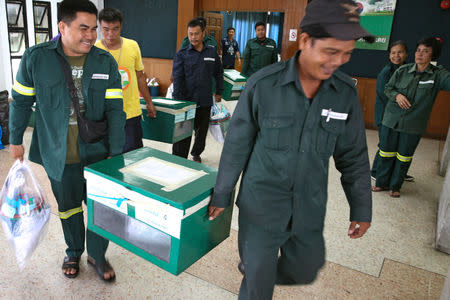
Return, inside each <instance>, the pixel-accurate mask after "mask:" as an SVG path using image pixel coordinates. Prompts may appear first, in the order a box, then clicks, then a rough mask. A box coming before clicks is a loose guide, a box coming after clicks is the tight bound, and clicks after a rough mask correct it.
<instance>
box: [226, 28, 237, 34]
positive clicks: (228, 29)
mask: <svg viewBox="0 0 450 300" xmlns="http://www.w3.org/2000/svg"><path fill="white" fill-rule="evenodd" d="M230 30H234V31H235V32H236V29H234V28H233V27H228V28H227V34H228V31H230Z"/></svg>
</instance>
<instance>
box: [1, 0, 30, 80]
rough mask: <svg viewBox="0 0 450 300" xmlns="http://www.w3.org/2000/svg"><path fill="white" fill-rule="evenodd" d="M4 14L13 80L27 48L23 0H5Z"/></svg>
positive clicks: (25, 16)
mask: <svg viewBox="0 0 450 300" xmlns="http://www.w3.org/2000/svg"><path fill="white" fill-rule="evenodd" d="M6 14H7V19H8V39H9V51H10V53H11V57H10V59H11V70H12V74H11V75H12V77H13V80H14V77H15V74H16V73H17V70H18V69H19V64H20V60H21V59H22V55H23V53H24V52H25V49H26V48H28V34H27V15H26V9H25V0H6Z"/></svg>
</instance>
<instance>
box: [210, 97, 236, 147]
mask: <svg viewBox="0 0 450 300" xmlns="http://www.w3.org/2000/svg"><path fill="white" fill-rule="evenodd" d="M230 118H231V114H230V113H229V112H228V110H227V108H226V107H225V105H223V104H222V103H214V105H213V106H212V107H211V118H210V119H209V132H210V133H211V135H212V136H213V138H214V139H215V140H216V141H218V142H219V143H222V144H223V142H224V141H225V135H226V133H227V130H228V126H229V125H230Z"/></svg>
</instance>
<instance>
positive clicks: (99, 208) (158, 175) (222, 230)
mask: <svg viewBox="0 0 450 300" xmlns="http://www.w3.org/2000/svg"><path fill="white" fill-rule="evenodd" d="M164 172H165V173H166V175H169V176H166V177H165V176H163V175H162V174H163V173H164ZM84 176H85V178H86V186H87V207H88V228H89V229H90V230H92V231H94V232H95V233H97V234H99V235H101V236H103V237H105V238H106V239H109V240H111V241H112V242H114V243H116V244H118V245H120V246H122V247H124V248H125V249H127V250H129V251H131V252H133V253H135V254H136V255H138V256H140V257H142V258H144V259H146V260H148V261H149V262H151V263H153V264H155V265H157V266H159V267H161V268H163V269H164V270H166V271H168V272H170V273H172V274H175V275H177V274H179V273H181V272H182V271H184V270H185V269H186V268H188V267H189V266H190V265H192V264H193V263H194V262H196V261H197V260H198V259H200V258H201V257H202V256H204V255H205V254H206V253H208V252H209V251H210V250H211V249H213V248H214V247H216V246H217V245H218V244H219V243H221V242H222V241H223V240H225V239H226V238H227V237H228V236H229V234H230V225H231V217H232V209H233V208H232V207H229V208H227V209H225V211H224V213H223V214H221V215H220V216H219V217H218V218H216V219H215V220H213V221H209V220H208V217H207V209H208V204H209V201H210V197H211V194H212V190H213V187H214V185H215V182H216V176H217V170H216V169H214V168H211V167H208V166H205V165H202V164H199V163H196V162H193V161H190V160H187V159H184V158H181V157H178V156H174V155H171V154H168V153H165V152H161V151H158V150H155V149H151V148H147V147H144V148H140V149H137V150H134V151H131V152H128V153H125V154H123V155H119V156H115V157H113V158H111V159H107V160H103V161H101V162H98V163H95V164H92V165H89V166H87V167H85V169H84ZM162 178H165V179H162ZM165 181H167V182H165ZM182 181H184V182H182Z"/></svg>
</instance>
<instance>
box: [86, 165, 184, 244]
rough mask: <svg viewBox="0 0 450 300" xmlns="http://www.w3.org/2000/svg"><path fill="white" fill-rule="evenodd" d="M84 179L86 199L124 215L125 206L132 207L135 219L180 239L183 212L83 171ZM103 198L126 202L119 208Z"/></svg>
mask: <svg viewBox="0 0 450 300" xmlns="http://www.w3.org/2000/svg"><path fill="white" fill-rule="evenodd" d="M84 177H85V178H86V183H87V184H86V185H87V188H88V197H89V198H90V199H92V200H93V201H97V202H99V203H102V204H104V205H106V206H108V207H110V208H112V209H115V210H117V211H120V212H122V213H124V214H128V212H127V204H128V205H133V206H134V207H135V218H136V219H138V220H140V221H142V222H144V223H146V224H148V225H150V226H152V227H154V228H156V229H158V230H161V231H163V232H165V233H167V234H169V235H171V236H174V237H176V238H180V231H181V220H182V219H183V214H184V211H183V210H181V209H178V208H175V207H173V206H171V205H169V204H167V203H163V202H161V201H159V200H156V199H153V198H150V197H147V196H144V195H142V194H139V193H137V192H135V191H132V190H129V189H127V188H125V187H124V186H122V185H120V184H117V183H115V182H112V181H110V180H108V179H106V178H104V177H101V176H99V175H96V174H93V173H90V172H86V171H85V172H84ZM91 192H95V193H102V196H103V197H96V195H97V194H94V193H91ZM105 197H111V198H126V200H125V201H123V202H122V204H121V205H120V207H119V206H117V205H116V204H117V200H116V201H113V200H110V201H108V200H107V199H105Z"/></svg>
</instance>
